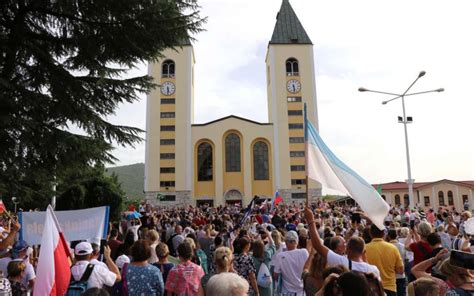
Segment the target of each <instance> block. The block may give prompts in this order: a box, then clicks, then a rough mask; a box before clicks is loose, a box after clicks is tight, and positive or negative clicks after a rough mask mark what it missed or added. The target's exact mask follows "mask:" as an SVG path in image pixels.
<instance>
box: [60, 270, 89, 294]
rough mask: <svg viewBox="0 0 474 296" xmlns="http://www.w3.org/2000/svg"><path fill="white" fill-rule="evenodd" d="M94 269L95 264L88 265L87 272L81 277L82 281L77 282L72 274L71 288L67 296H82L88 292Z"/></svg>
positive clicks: (68, 289)
mask: <svg viewBox="0 0 474 296" xmlns="http://www.w3.org/2000/svg"><path fill="white" fill-rule="evenodd" d="M93 269H94V264H90V263H89V264H88V265H87V268H86V270H85V271H84V273H83V274H82V276H81V279H80V280H78V281H76V280H74V277H73V276H72V274H71V281H70V282H69V287H68V288H67V292H66V296H80V295H82V294H83V293H84V292H86V291H87V281H88V280H89V278H90V277H91V274H92V270H93Z"/></svg>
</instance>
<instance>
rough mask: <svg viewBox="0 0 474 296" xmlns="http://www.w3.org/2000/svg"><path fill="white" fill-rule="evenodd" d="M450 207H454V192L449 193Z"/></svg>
mask: <svg viewBox="0 0 474 296" xmlns="http://www.w3.org/2000/svg"><path fill="white" fill-rule="evenodd" d="M448 205H450V206H454V198H453V192H452V191H451V190H449V191H448Z"/></svg>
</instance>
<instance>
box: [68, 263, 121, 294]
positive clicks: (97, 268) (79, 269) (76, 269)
mask: <svg viewBox="0 0 474 296" xmlns="http://www.w3.org/2000/svg"><path fill="white" fill-rule="evenodd" d="M89 263H90V262H89V261H85V260H84V261H78V262H77V263H76V264H74V266H73V267H71V273H72V276H73V277H74V279H75V280H76V281H78V280H80V279H81V277H82V275H83V274H84V272H85V271H86V268H87V265H89ZM116 278H117V276H116V275H115V273H113V272H111V271H110V270H109V269H108V268H104V267H103V266H101V265H94V269H93V270H92V273H91V276H90V277H89V280H88V281H87V289H90V288H96V287H97V288H102V287H103V286H104V285H105V286H109V287H112V286H113V285H114V283H115V280H116Z"/></svg>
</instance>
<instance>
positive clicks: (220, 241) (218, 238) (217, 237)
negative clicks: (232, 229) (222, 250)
mask: <svg viewBox="0 0 474 296" xmlns="http://www.w3.org/2000/svg"><path fill="white" fill-rule="evenodd" d="M222 242H223V240H222V237H221V236H216V238H215V239H214V245H215V246H220V245H221V244H222Z"/></svg>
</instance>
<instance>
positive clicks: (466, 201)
mask: <svg viewBox="0 0 474 296" xmlns="http://www.w3.org/2000/svg"><path fill="white" fill-rule="evenodd" d="M462 203H463V204H465V203H469V198H468V196H467V194H463V195H462Z"/></svg>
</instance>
